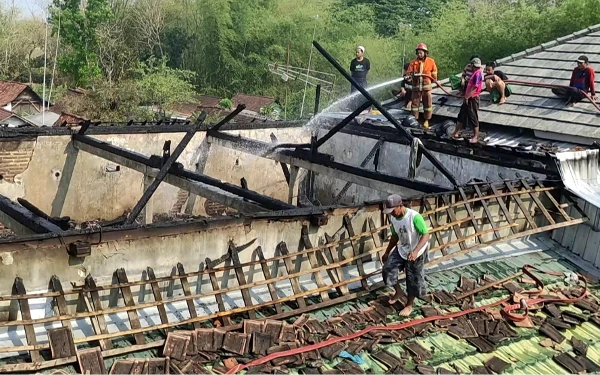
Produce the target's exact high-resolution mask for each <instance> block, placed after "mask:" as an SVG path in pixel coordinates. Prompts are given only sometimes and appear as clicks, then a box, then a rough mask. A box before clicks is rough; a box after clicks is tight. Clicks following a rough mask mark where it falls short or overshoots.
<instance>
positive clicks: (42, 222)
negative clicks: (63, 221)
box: [0, 195, 63, 235]
mask: <svg viewBox="0 0 600 375" xmlns="http://www.w3.org/2000/svg"><path fill="white" fill-rule="evenodd" d="M0 222H1V223H2V224H4V225H5V226H6V227H8V228H10V229H11V230H12V231H13V232H15V233H16V234H21V235H26V234H33V233H35V234H41V233H60V232H62V231H63V230H62V229H61V228H60V227H58V226H57V225H55V224H53V223H51V222H49V221H48V220H46V219H44V218H42V217H40V216H37V215H36V214H34V213H33V212H31V211H29V210H28V209H26V208H25V207H23V206H21V205H20V204H18V203H15V202H13V201H12V200H10V199H8V198H7V197H5V196H3V195H0Z"/></svg>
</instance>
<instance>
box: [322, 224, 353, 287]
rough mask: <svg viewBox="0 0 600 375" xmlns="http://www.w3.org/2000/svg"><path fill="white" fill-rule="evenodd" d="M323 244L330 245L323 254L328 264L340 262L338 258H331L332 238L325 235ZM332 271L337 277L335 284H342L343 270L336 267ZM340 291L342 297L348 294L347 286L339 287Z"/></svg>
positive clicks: (343, 278)
mask: <svg viewBox="0 0 600 375" xmlns="http://www.w3.org/2000/svg"><path fill="white" fill-rule="evenodd" d="M325 243H326V244H327V245H331V247H328V248H327V249H326V252H325V256H326V257H327V258H328V260H329V264H336V263H338V262H339V261H340V259H339V257H338V256H333V244H334V243H336V241H335V240H334V239H333V237H331V236H330V235H328V234H327V233H325ZM332 270H333V272H334V273H335V274H336V275H337V281H336V283H343V282H344V280H345V276H344V269H343V268H342V267H341V266H338V267H336V268H332ZM340 290H341V291H342V294H343V295H346V294H348V293H349V290H348V286H347V285H345V284H344V285H341V286H340Z"/></svg>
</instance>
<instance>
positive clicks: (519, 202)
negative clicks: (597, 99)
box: [504, 181, 555, 229]
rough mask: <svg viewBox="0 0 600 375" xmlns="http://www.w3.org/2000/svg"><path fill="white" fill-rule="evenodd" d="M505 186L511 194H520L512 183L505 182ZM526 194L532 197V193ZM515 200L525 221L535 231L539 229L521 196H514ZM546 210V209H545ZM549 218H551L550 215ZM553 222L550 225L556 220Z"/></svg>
mask: <svg viewBox="0 0 600 375" xmlns="http://www.w3.org/2000/svg"><path fill="white" fill-rule="evenodd" d="M504 185H505V186H506V188H507V189H508V191H510V192H511V193H516V192H518V190H517V189H515V187H514V186H513V184H512V182H510V181H504ZM524 194H529V195H532V194H531V192H529V193H528V192H524ZM512 197H513V199H514V200H515V202H517V206H519V208H520V209H521V212H522V213H523V215H524V216H525V219H526V220H527V223H529V226H530V227H531V228H533V229H535V228H537V227H538V226H537V224H536V223H535V220H533V217H531V214H530V213H529V209H527V207H526V206H525V203H523V200H522V199H521V197H520V196H519V195H513V196H512ZM541 208H544V206H541ZM544 210H545V208H544ZM546 214H548V212H547V211H546ZM548 216H550V215H549V214H548ZM552 221H553V222H552V223H550V224H555V223H554V220H552Z"/></svg>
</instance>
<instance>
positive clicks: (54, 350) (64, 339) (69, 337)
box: [47, 327, 77, 359]
mask: <svg viewBox="0 0 600 375" xmlns="http://www.w3.org/2000/svg"><path fill="white" fill-rule="evenodd" d="M47 333H48V343H49V344H50V353H51V354H52V359H57V358H68V357H72V356H74V355H76V354H77V348H76V347H75V343H74V342H73V334H72V332H71V327H61V328H53V329H49V330H48V331H47Z"/></svg>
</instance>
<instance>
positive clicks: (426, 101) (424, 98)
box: [404, 43, 439, 128]
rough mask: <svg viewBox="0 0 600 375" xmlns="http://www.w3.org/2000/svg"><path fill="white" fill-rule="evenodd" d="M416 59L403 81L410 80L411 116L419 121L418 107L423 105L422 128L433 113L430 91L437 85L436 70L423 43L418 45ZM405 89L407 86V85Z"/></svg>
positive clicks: (427, 125)
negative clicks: (423, 119)
mask: <svg viewBox="0 0 600 375" xmlns="http://www.w3.org/2000/svg"><path fill="white" fill-rule="evenodd" d="M415 52H416V53H417V58H416V59H414V60H413V61H411V62H410V65H409V66H408V69H407V71H406V74H405V76H404V78H405V79H411V80H412V82H411V86H410V89H412V98H411V102H412V104H411V105H412V107H411V112H412V115H413V116H414V117H415V118H416V119H417V120H418V119H419V105H420V104H421V102H422V103H423V117H424V118H425V121H424V122H423V127H425V128H428V127H429V120H431V115H432V111H433V97H432V96H431V90H432V89H433V84H439V83H438V80H437V74H438V69H437V65H436V64H435V61H434V60H433V59H432V58H431V57H429V56H428V55H429V51H428V49H427V45H426V44H425V43H420V44H419V45H418V46H417V48H416V51H415ZM407 88H409V87H408V85H407Z"/></svg>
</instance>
